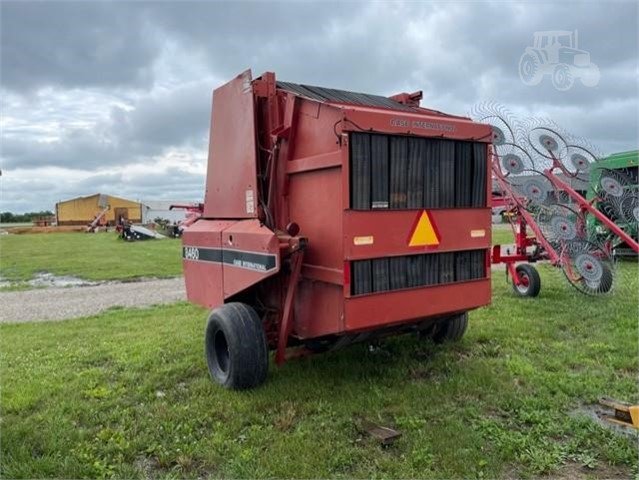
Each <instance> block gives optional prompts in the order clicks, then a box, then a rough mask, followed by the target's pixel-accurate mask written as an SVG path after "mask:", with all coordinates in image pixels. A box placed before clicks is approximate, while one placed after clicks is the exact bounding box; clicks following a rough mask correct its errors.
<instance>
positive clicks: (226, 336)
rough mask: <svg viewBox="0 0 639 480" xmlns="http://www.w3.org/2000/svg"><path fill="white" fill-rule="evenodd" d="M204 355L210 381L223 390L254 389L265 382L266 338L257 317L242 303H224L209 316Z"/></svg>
mask: <svg viewBox="0 0 639 480" xmlns="http://www.w3.org/2000/svg"><path fill="white" fill-rule="evenodd" d="M204 351H205V354H206V363H207V365H208V367H209V373H210V374H211V378H212V379H213V381H214V382H216V383H219V384H220V385H222V386H223V387H225V388H229V389H232V390H244V389H249V388H255V387H257V386H259V385H261V384H262V383H264V380H266V375H267V373H268V347H267V345H266V335H265V333H264V328H263V327H262V321H261V320H260V317H259V316H258V315H257V313H255V310H253V309H252V308H251V307H249V306H248V305H246V304H244V303H238V302H235V303H227V304H225V305H222V306H221V307H218V308H216V309H214V310H213V311H212V312H211V314H210V315H209V319H208V322H207V324H206V332H205V335H204Z"/></svg>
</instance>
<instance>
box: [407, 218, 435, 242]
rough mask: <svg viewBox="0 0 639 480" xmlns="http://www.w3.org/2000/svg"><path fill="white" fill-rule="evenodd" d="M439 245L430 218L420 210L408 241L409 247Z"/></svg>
mask: <svg viewBox="0 0 639 480" xmlns="http://www.w3.org/2000/svg"><path fill="white" fill-rule="evenodd" d="M435 245H439V236H438V235H437V232H436V231H435V228H434V227H433V224H432V222H431V219H430V216H429V215H428V212H426V210H422V213H421V214H420V216H419V220H417V223H416V224H415V228H414V229H413V233H412V235H411V236H410V240H409V241H408V246H409V247H430V246H435Z"/></svg>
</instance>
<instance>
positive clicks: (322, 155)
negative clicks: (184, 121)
mask: <svg viewBox="0 0 639 480" xmlns="http://www.w3.org/2000/svg"><path fill="white" fill-rule="evenodd" d="M393 98H394V99H395V100H396V101H397V102H400V104H401V105H399V107H401V108H397V109H393V108H387V107H382V106H363V105H354V104H351V103H341V102H338V101H335V100H330V101H319V100H315V99H313V98H309V97H308V96H305V95H303V94H300V93H295V92H293V91H290V90H287V89H285V88H281V87H280V86H278V84H277V82H276V80H275V75H274V74H273V73H270V72H267V73H265V74H263V75H262V76H260V77H258V78H256V79H254V80H251V74H250V71H247V72H244V73H243V74H241V75H240V76H238V77H236V78H235V79H234V80H232V81H231V82H229V83H228V84H226V85H224V86H222V87H220V88H218V89H216V90H215V92H214V94H213V102H214V108H213V114H212V129H211V136H210V140H211V145H210V148H209V163H208V176H207V184H206V185H207V193H206V198H205V205H204V213H203V217H202V218H201V219H199V220H197V221H196V222H195V223H194V224H193V225H191V226H190V227H188V228H187V229H186V230H185V232H184V235H183V243H184V257H185V258H184V270H185V277H186V284H187V292H188V298H189V300H191V301H194V302H196V303H199V304H201V305H205V306H207V307H214V306H217V305H220V304H222V303H224V302H225V301H228V300H229V299H234V300H235V299H237V298H241V299H242V300H241V301H246V302H251V301H254V302H255V303H254V304H253V306H254V307H255V308H256V310H257V311H258V313H259V314H260V315H262V317H263V319H264V323H265V326H266V329H267V337H268V339H269V343H270V346H271V348H274V349H276V350H277V361H278V363H281V362H282V361H284V359H285V358H286V356H285V353H284V349H285V348H286V347H287V346H290V345H291V344H292V343H295V342H303V341H305V340H308V339H312V338H316V337H321V336H325V335H341V334H347V333H350V332H359V331H367V330H376V329H382V328H385V327H388V326H393V325H401V324H403V323H412V322H417V321H423V320H424V319H425V318H433V319H435V318H437V317H440V316H441V315H447V314H453V313H457V312H461V311H466V310H469V309H472V308H476V307H480V306H482V305H486V304H488V303H489V302H490V269H489V268H486V272H485V278H483V279H479V280H472V281H466V282H459V283H454V284H452V283H451V284H445V285H436V286H429V287H421V288H406V289H402V290H396V291H391V292H383V293H374V294H367V295H359V296H352V295H351V288H350V282H351V278H352V277H351V270H350V262H351V261H355V260H358V259H367V258H376V257H385V256H397V255H409V254H416V253H428V252H430V251H433V252H453V251H458V250H476V249H483V250H485V252H486V267H488V264H489V261H490V255H489V249H490V243H491V214H490V205H489V203H490V199H487V200H486V205H485V206H484V207H483V208H472V209H471V208H468V209H432V210H428V214H429V217H430V219H431V220H432V223H433V224H434V227H435V228H436V229H437V232H438V234H439V237H440V243H439V245H437V246H436V247H435V248H433V249H430V250H427V249H426V248H415V247H413V248H411V247H409V246H408V241H407V239H408V238H409V236H410V233H411V229H412V227H413V226H414V222H415V219H416V218H417V216H418V215H419V214H421V210H393V211H391V210H387V211H379V210H373V211H366V212H364V211H354V210H351V209H350V205H349V202H350V200H349V198H350V185H349V178H350V174H349V169H350V166H349V163H350V159H349V148H350V147H349V133H350V132H360V131H366V132H369V131H371V132H378V133H388V134H401V135H416V136H422V137H430V138H447V139H456V140H474V141H480V142H483V143H486V145H487V148H488V145H489V142H490V139H491V129H490V127H489V126H487V125H483V124H478V123H475V122H472V121H471V120H469V119H468V118H465V117H457V116H451V115H446V114H443V113H441V112H437V111H435V110H429V109H426V108H420V107H419V100H420V98H421V93H420V92H416V93H414V94H408V93H405V94H398V95H396V96H394V97H393ZM391 105H392V103H391ZM488 162H489V160H487V163H488ZM486 167H487V168H486V171H487V172H490V168H489V165H487V166H486ZM490 182H491V180H490V175H487V178H486V185H487V186H488V187H489V186H490ZM249 190H252V191H253V193H252V194H251V195H248V196H247V191H249ZM251 196H252V200H253V202H254V204H253V207H254V208H253V209H250V208H248V207H247V204H248V200H247V198H248V197H251ZM291 223H296V224H297V225H299V229H300V230H299V234H298V235H297V236H295V237H291V236H290V235H289V233H288V232H287V226H289V225H290V224H291ZM231 237H232V238H231ZM356 237H373V241H372V242H368V241H366V242H363V243H362V242H360V241H356ZM190 247H202V248H219V249H220V250H221V251H222V252H223V255H232V251H233V250H239V251H243V252H255V253H259V254H260V255H275V256H276V265H277V267H276V268H274V269H273V270H269V271H267V272H266V271H259V270H256V269H252V270H251V269H243V268H239V267H238V266H236V265H234V264H233V263H228V262H223V264H216V263H211V262H208V263H207V262H201V261H198V260H193V259H192V258H190V257H189V255H190V256H191V257H192V256H193V255H195V253H194V252H195V250H189V248H190ZM302 247H305V248H304V249H303V251H304V253H303V256H302V253H301V252H300V249H301V248H302ZM260 258H261V257H260ZM269 258H270V257H269ZM273 325H274V326H275V328H273Z"/></svg>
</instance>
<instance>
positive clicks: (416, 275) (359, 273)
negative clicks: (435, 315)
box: [351, 250, 486, 295]
mask: <svg viewBox="0 0 639 480" xmlns="http://www.w3.org/2000/svg"><path fill="white" fill-rule="evenodd" d="M351 272H352V278H351V293H352V295H363V294H366V293H374V292H387V291H393V290H400V289H402V288H414V287H425V286H429V285H443V284H447V283H456V282H466V281H469V280H476V279H479V278H485V276H486V251H485V250H464V251H461V252H441V253H426V254H420V255H404V256H400V257H384V258H374V259H369V260H354V261H352V262H351Z"/></svg>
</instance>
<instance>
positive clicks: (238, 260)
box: [182, 245, 277, 273]
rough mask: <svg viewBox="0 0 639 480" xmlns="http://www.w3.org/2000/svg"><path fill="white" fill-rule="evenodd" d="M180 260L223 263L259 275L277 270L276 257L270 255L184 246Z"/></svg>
mask: <svg viewBox="0 0 639 480" xmlns="http://www.w3.org/2000/svg"><path fill="white" fill-rule="evenodd" d="M182 258H184V260H189V261H193V262H209V263H223V264H224V265H228V266H230V267H237V268H243V269H245V270H252V271H254V272H260V273H268V272H271V271H273V270H277V256H276V255H275V254H272V253H261V252H247V251H243V250H232V249H222V248H205V247H194V246H186V245H185V246H184V247H182Z"/></svg>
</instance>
